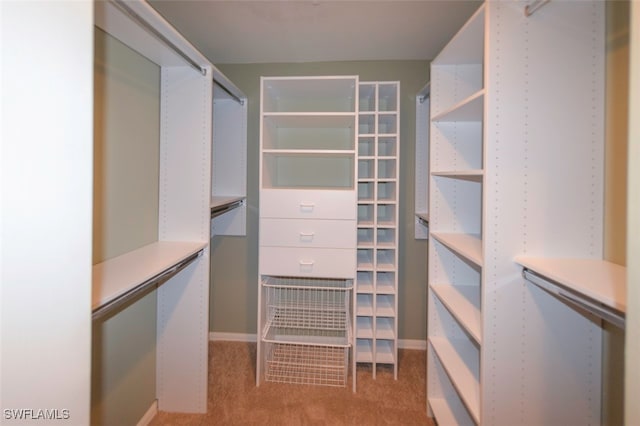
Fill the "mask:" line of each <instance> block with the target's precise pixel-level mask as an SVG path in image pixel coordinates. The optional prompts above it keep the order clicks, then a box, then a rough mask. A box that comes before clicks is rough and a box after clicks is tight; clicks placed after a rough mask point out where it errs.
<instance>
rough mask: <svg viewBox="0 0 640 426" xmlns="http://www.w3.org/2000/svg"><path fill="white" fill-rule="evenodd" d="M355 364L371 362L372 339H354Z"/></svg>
mask: <svg viewBox="0 0 640 426" xmlns="http://www.w3.org/2000/svg"><path fill="white" fill-rule="evenodd" d="M355 362H367V363H370V362H373V340H372V339H356V356H355Z"/></svg>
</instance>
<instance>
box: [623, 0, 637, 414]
mask: <svg viewBox="0 0 640 426" xmlns="http://www.w3.org/2000/svg"><path fill="white" fill-rule="evenodd" d="M630 22H632V23H635V24H636V25H631V39H630V40H631V41H630V72H629V75H630V76H631V80H630V99H629V168H628V170H629V177H628V179H629V180H628V189H627V191H628V200H627V202H628V207H627V208H628V215H627V218H628V219H627V220H628V226H627V259H629V260H628V261H627V274H628V275H627V323H626V348H625V349H626V354H625V358H626V361H625V404H624V407H625V414H624V416H625V424H627V425H634V424H640V405H639V404H638V400H637V398H638V395H639V394H640V363H638V359H640V263H639V262H638V261H637V259H638V258H640V121H639V120H637V118H636V117H638V116H640V27H638V25H637V23H638V22H640V5H639V4H637V3H636V2H631V21H630Z"/></svg>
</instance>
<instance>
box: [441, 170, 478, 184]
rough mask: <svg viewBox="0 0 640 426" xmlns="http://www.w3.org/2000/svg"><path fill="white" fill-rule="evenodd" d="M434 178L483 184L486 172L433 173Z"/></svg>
mask: <svg viewBox="0 0 640 426" xmlns="http://www.w3.org/2000/svg"><path fill="white" fill-rule="evenodd" d="M431 175H432V176H438V177H445V178H450V179H460V180H469V181H472V182H482V178H483V177H484V170H455V171H440V172H431Z"/></svg>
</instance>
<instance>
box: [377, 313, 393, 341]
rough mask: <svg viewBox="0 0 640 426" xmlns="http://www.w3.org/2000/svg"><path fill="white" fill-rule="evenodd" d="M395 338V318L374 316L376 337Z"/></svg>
mask: <svg viewBox="0 0 640 426" xmlns="http://www.w3.org/2000/svg"><path fill="white" fill-rule="evenodd" d="M395 338H396V318H395V317H383V316H377V317H376V339H387V340H394V339H395Z"/></svg>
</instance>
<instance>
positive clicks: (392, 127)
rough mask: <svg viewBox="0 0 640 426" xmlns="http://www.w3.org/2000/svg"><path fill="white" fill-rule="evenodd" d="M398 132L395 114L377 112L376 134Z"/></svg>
mask: <svg viewBox="0 0 640 426" xmlns="http://www.w3.org/2000/svg"><path fill="white" fill-rule="evenodd" d="M395 133H398V115H397V114H395V113H394V114H378V134H383V135H384V134H395Z"/></svg>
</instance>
